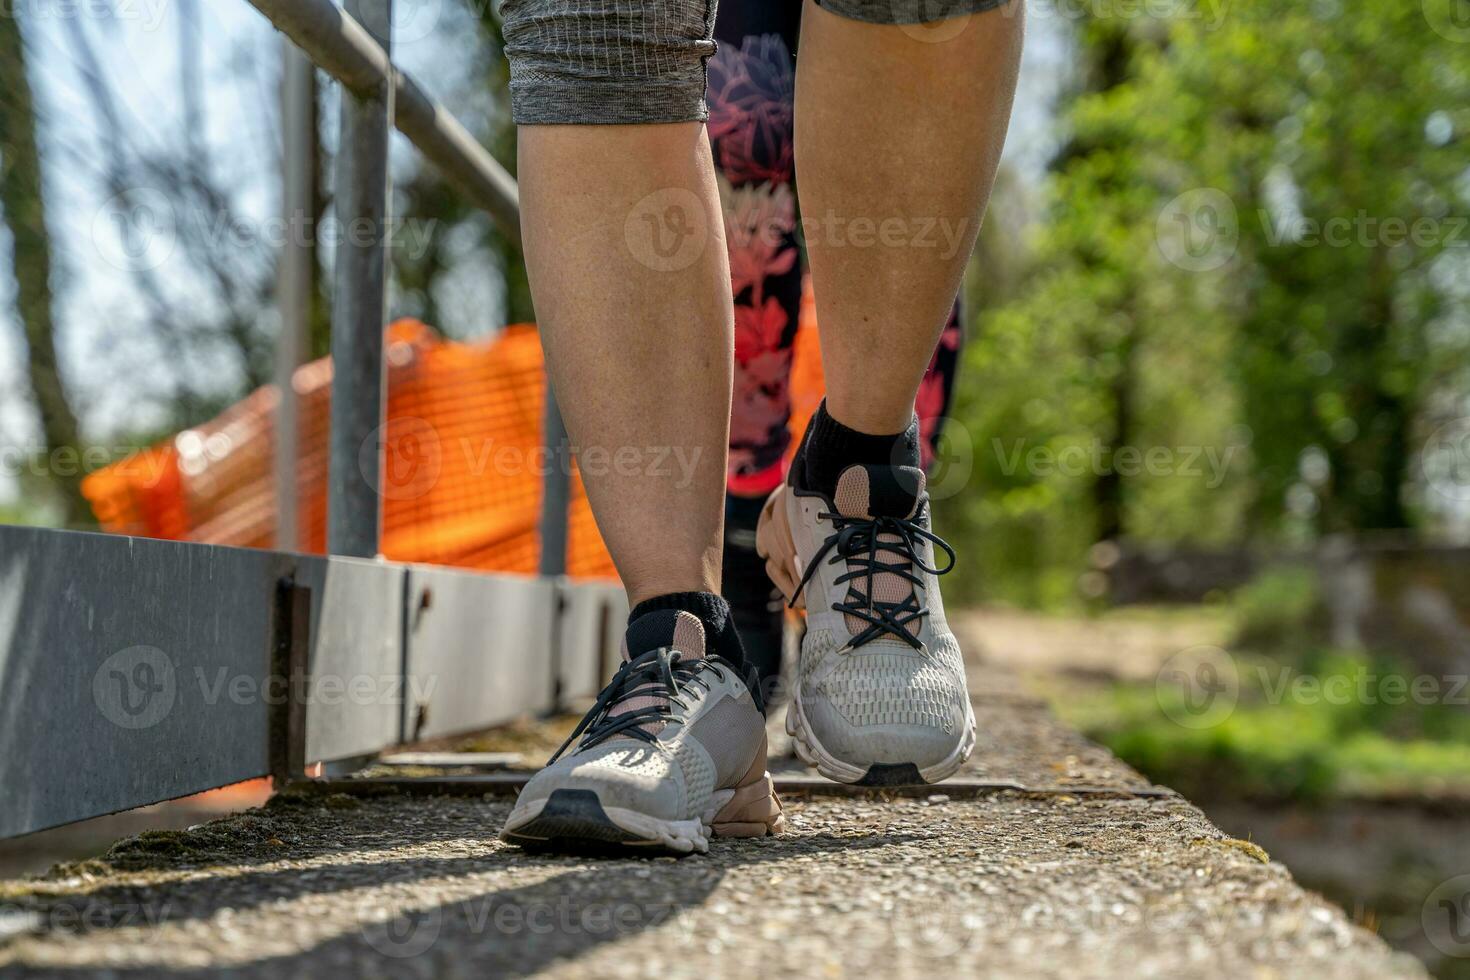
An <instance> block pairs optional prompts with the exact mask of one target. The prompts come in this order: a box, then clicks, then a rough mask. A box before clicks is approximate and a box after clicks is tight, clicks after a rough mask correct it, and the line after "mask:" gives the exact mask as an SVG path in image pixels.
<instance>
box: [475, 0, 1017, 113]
mask: <svg viewBox="0 0 1470 980" xmlns="http://www.w3.org/2000/svg"><path fill="white" fill-rule="evenodd" d="M716 2H717V0H505V4H504V6H503V7H502V15H503V17H504V19H505V52H506V55H507V56H508V57H509V58H510V102H511V114H512V116H513V117H514V119H515V121H516V122H517V123H519V124H521V125H562V124H573V125H587V124H597V123H601V124H616V123H669V122H688V121H690V120H703V119H705V118H707V117H708V115H709V112H708V110H707V109H706V108H705V104H704V85H705V67H704V66H705V61H706V60H707V59H708V58H709V57H710V56H711V55H713V54H714V53H715V40H714V32H715V5H716ZM750 2H757V3H800V2H801V0H750ZM817 2H818V3H819V4H820V5H821V6H822V7H823V8H825V9H826V10H830V11H831V12H832V13H834V14H838V15H840V16H842V17H848V18H851V19H853V20H861V21H867V22H869V23H872V24H920V23H928V22H930V21H936V20H945V19H948V18H951V17H960V16H964V15H966V14H972V13H976V12H978V11H982V10H989V9H991V8H993V7H998V6H1000V5H1001V4H1002V3H1004V2H1006V0H817Z"/></svg>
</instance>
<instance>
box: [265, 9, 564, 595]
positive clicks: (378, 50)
mask: <svg viewBox="0 0 1470 980" xmlns="http://www.w3.org/2000/svg"><path fill="white" fill-rule="evenodd" d="M250 3H251V5H252V6H254V7H255V8H256V9H257V10H259V11H260V12H261V13H262V14H264V15H265V17H266V18H267V19H268V20H269V21H270V22H271V23H272V24H274V25H275V27H276V28H277V29H278V30H279V31H281V33H282V34H284V35H285V36H286V37H287V38H288V39H289V40H290V41H291V42H292V43H293V44H295V45H296V46H297V47H298V48H299V49H300V50H301V51H302V52H304V53H305V54H306V56H307V57H309V58H310V59H311V60H312V61H313V62H314V63H315V64H317V65H318V66H320V67H321V68H322V70H323V71H325V72H326V73H327V74H328V75H330V76H331V77H332V78H334V79H336V80H337V81H338V82H339V83H341V84H342V86H343V87H344V89H345V90H346V95H347V97H346V98H344V101H343V112H344V119H348V120H349V121H350V120H354V119H358V118H363V117H364V114H365V113H371V112H376V113H379V114H380V115H379V118H385V119H386V122H387V123H388V124H389V125H392V126H395V127H397V129H398V130H399V131H400V132H402V133H403V134H404V135H405V136H406V137H408V139H409V141H410V142H411V143H413V145H414V146H415V147H417V148H418V150H419V152H421V153H422V154H423V155H424V156H425V157H426V158H427V159H428V160H429V161H430V162H432V163H433V164H435V165H436V166H437V167H438V168H439V169H440V170H441V171H442V172H443V174H444V176H445V178H446V179H448V180H449V181H450V183H452V184H453V185H454V186H455V187H457V188H458V189H459V190H460V191H461V193H463V194H464V195H465V196H466V197H467V198H468V199H469V200H470V201H471V202H472V203H474V204H475V205H477V206H478V207H480V208H482V209H483V210H485V211H486V212H487V213H488V214H489V215H490V216H491V218H492V219H493V220H494V221H495V223H496V225H497V226H498V227H499V228H500V230H501V232H502V233H503V234H505V235H506V237H508V238H509V239H511V240H512V241H514V242H515V243H516V244H517V245H519V244H520V194H519V190H518V188H517V186H516V181H515V178H514V177H512V176H511V175H510V174H509V173H507V172H506V170H505V168H504V167H502V166H501V165H500V164H499V163H497V162H496V160H495V158H494V157H492V156H491V155H490V153H489V152H488V151H487V150H486V149H485V148H484V147H483V146H481V145H480V144H479V142H477V141H476V140H475V138H474V137H473V136H472V135H471V134H470V132H469V131H468V130H467V129H465V127H464V126H463V125H462V124H460V122H459V121H458V120H457V119H455V118H454V116H453V115H452V114H451V113H450V112H449V110H447V109H446V108H445V107H444V106H443V105H441V104H440V103H438V102H436V101H434V100H433V99H432V98H430V97H429V96H428V95H427V94H426V93H425V91H424V90H423V88H422V87H421V86H420V85H419V84H418V83H417V82H415V81H414V80H413V78H412V77H410V76H409V75H408V74H406V73H405V72H403V71H402V70H401V69H400V68H398V67H397V66H396V65H394V64H393V60H392V57H391V54H390V52H391V26H390V23H389V21H390V20H391V18H390V16H389V15H390V11H391V0H373V5H372V6H371V7H369V8H365V9H366V10H368V11H369V12H370V15H376V16H381V18H382V19H383V23H382V24H381V25H375V26H376V28H377V29H376V31H370V30H369V29H368V27H366V26H364V25H363V24H362V23H359V22H358V21H357V20H356V19H354V17H353V16H352V13H351V11H350V10H344V9H342V8H340V7H338V6H336V5H335V4H333V3H332V2H331V0H250ZM374 33H376V34H377V35H378V36H379V37H381V38H382V43H380V42H379V40H378V38H376V37H374ZM345 132H346V130H344V133H345ZM369 143H371V146H370V147H366V146H365V147H354V146H343V147H341V148H339V153H341V154H343V155H344V157H347V159H346V163H347V166H346V167H344V168H343V171H342V175H345V176H346V177H347V178H348V179H349V182H352V181H359V180H366V179H367V176H363V177H361V178H359V176H358V175H357V174H354V173H352V169H353V168H352V167H351V163H352V157H351V154H353V153H363V154H365V153H367V152H368V151H369V150H370V149H371V150H372V151H373V152H374V153H376V152H378V151H380V150H381V149H382V147H381V146H379V145H378V144H377V143H376V142H373V141H372V140H371V139H370V140H369ZM339 176H341V175H339ZM382 176H383V175H382V174H381V173H379V172H377V171H374V172H372V174H371V177H372V182H373V184H374V186H373V187H371V188H367V187H360V186H353V187H349V188H347V189H346V191H345V192H344V191H343V190H342V188H339V195H341V197H340V199H343V200H351V201H354V202H355V206H356V205H364V203H365V202H366V201H367V197H366V196H365V195H370V194H376V192H377V191H378V189H379V187H380V186H381V180H380V178H381V177H382ZM344 259H345V263H344V265H343V266H342V267H341V268H339V270H338V271H339V278H338V288H339V294H340V298H341V299H342V301H343V303H342V306H343V308H342V309H339V310H337V313H336V315H334V324H333V333H334V340H333V355H334V359H338V360H339V363H340V364H342V365H346V366H350V367H353V368H354V374H353V375H349V374H348V373H347V372H345V371H344V372H339V373H338V375H337V376H336V377H334V380H333V390H334V398H333V416H334V428H335V429H339V430H340V431H339V432H338V435H339V436H340V438H338V439H334V440H333V453H332V457H333V459H332V472H333V474H334V476H333V478H332V480H331V481H330V482H331V484H332V486H333V487H334V488H335V495H334V496H333V501H334V503H335V506H333V507H329V515H328V519H329V525H330V527H329V532H332V531H335V533H329V535H328V546H329V548H330V549H331V550H332V551H333V553H348V554H358V555H363V556H369V555H372V554H374V553H375V552H376V545H377V542H378V532H377V528H378V525H379V523H380V519H381V518H380V513H379V511H378V508H377V506H376V505H377V501H376V500H371V499H369V496H370V494H371V492H372V491H368V492H366V493H365V492H363V491H362V490H361V488H354V487H351V486H349V485H348V483H347V482H346V481H345V480H343V479H339V477H345V476H346V475H347V474H349V473H351V472H352V470H353V468H354V467H356V466H357V465H358V460H357V457H356V454H355V453H352V452H351V450H352V448H353V446H354V445H356V444H357V441H358V440H359V439H360V438H361V437H362V436H364V435H366V434H368V433H373V432H377V431H378V430H379V429H380V428H381V425H382V422H383V420H382V418H381V411H382V409H381V404H380V402H381V397H380V398H379V399H377V400H375V399H374V398H373V397H372V394H373V387H374V386H373V385H372V383H371V381H370V380H369V379H365V378H363V377H358V376H357V375H361V374H362V372H363V371H364V370H366V368H367V367H369V366H370V363H369V362H370V359H371V358H372V357H373V356H374V355H375V353H376V352H377V348H378V346H379V341H380V338H379V337H377V336H372V337H369V336H367V335H366V333H367V331H368V330H369V329H372V319H373V318H372V316H370V315H369V314H368V313H366V312H364V308H365V300H367V299H368V298H369V297H367V295H366V294H367V293H368V292H374V293H380V292H381V288H380V287H381V277H375V276H374V275H372V272H373V271H374V270H375V269H377V268H379V267H380V266H379V265H377V264H375V263H376V253H370V254H360V255H359V254H347V255H343V256H339V257H338V261H339V263H343V262H344ZM344 270H345V271H344ZM343 275H346V276H348V277H349V278H355V279H359V280H361V281H360V282H353V283H347V282H345V281H344V280H343V278H342V276H343ZM344 287H345V288H344ZM339 354H340V355H341V356H340V358H339ZM339 382H340V383H339ZM378 393H379V395H380V396H381V385H379V386H378ZM336 395H348V396H350V403H351V404H350V408H349V407H348V402H349V398H337V397H335V396H336ZM289 402H290V398H289V395H288V394H287V393H283V401H282V406H283V408H285V409H287V411H285V412H284V413H283V421H285V420H287V419H288V417H289V415H290V412H289V407H290V405H289ZM543 418H544V421H545V426H546V431H545V433H544V437H545V441H546V444H547V446H548V448H549V449H550V451H551V460H552V465H551V466H549V467H548V471H547V473H546V475H545V477H544V479H543V481H542V507H541V516H540V521H539V524H540V532H541V533H540V538H541V542H542V549H541V551H542V553H541V559H540V563H539V566H538V570H539V572H540V573H541V574H542V575H551V576H555V575H560V574H563V573H564V572H565V570H566V540H567V527H566V521H567V507H568V503H569V500H570V468H571V461H570V453H569V451H568V449H567V441H566V433H565V430H564V428H563V427H562V424H561V412H560V410H559V408H558V406H557V404H556V396H555V393H554V392H553V391H552V388H551V384H550V381H549V380H548V381H547V384H546V404H545V412H544V415H543ZM338 420H340V422H341V423H342V424H341V425H340V426H338V425H336V422H337V421H338ZM349 456H350V457H351V458H348V457H349ZM279 482H280V484H281V485H282V486H286V485H288V479H287V477H286V475H285V474H282V475H281V477H280V479H279ZM353 482H354V483H355V482H356V481H353ZM334 510H335V512H336V515H337V516H336V517H335V518H334V517H333V516H332V511H334Z"/></svg>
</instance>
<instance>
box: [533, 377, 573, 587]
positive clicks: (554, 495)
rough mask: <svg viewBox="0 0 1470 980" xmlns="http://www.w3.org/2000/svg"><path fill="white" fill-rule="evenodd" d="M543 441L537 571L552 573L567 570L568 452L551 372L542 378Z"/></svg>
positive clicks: (570, 458)
mask: <svg viewBox="0 0 1470 980" xmlns="http://www.w3.org/2000/svg"><path fill="white" fill-rule="evenodd" d="M542 439H543V441H544V442H545V444H546V474H545V476H543V477H542V479H541V520H540V526H539V530H540V537H541V555H540V564H539V566H538V571H539V572H540V573H541V574H542V575H547V576H552V577H555V576H557V575H564V574H566V570H567V507H568V505H569V504H570V503H571V489H572V480H571V475H572V454H571V448H570V447H569V446H568V444H567V427H566V423H564V422H563V421H562V417H561V408H560V407H559V406H558V405H557V403H556V392H554V391H552V389H551V376H550V375H547V378H546V401H545V408H544V416H543V423H542Z"/></svg>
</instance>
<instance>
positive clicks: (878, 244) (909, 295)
mask: <svg viewBox="0 0 1470 980" xmlns="http://www.w3.org/2000/svg"><path fill="white" fill-rule="evenodd" d="M1023 19H1024V18H1023V15H1022V9H1021V3H1020V0H1013V2H1012V3H1011V4H1010V5H1009V6H1006V7H1001V8H998V9H995V10H990V11H987V12H984V13H975V14H967V15H964V16H962V17H958V18H954V19H952V20H946V21H939V22H937V23H935V24H932V25H896V24H870V23H864V22H862V21H859V20H852V19H848V18H845V17H841V16H838V15H836V14H833V13H831V12H829V11H827V10H824V9H822V8H821V7H819V6H817V4H816V3H814V2H812V0H807V3H806V9H805V10H804V12H803V20H802V27H801V48H800V53H799V58H798V67H797V76H796V161H797V164H796V166H797V180H798V183H799V190H800V195H801V208H802V217H803V224H804V229H805V234H806V241H807V248H808V251H809V254H810V257H811V267H812V282H813V286H814V289H815V292H816V301H817V322H818V323H819V324H820V325H821V334H822V364H823V367H824V369H825V373H826V379H827V410H828V411H829V412H830V413H831V415H832V417H833V418H835V419H836V420H837V421H838V422H841V423H843V424H844V425H846V426H848V427H850V428H852V429H856V430H858V431H859V432H863V433H871V434H887V433H898V432H902V431H903V430H904V429H905V428H906V427H907V426H908V425H909V421H910V419H911V417H912V415H913V403H914V395H915V393H916V392H917V391H918V389H919V381H920V379H921V378H922V377H923V374H924V369H925V368H926V367H927V366H928V364H929V360H930V358H931V357H932V355H933V353H934V344H935V341H936V340H937V339H938V338H939V333H940V331H941V330H942V329H943V327H944V323H945V320H946V318H947V317H948V315H949V312H950V308H951V304H953V302H954V298H955V294H956V292H957V291H958V289H959V285H960V277H961V275H962V274H963V272H964V267H965V263H966V261H967V260H968V259H969V257H970V251H971V249H972V248H973V247H974V244H975V236H976V234H977V232H978V231H979V228H980V221H981V218H982V217H983V215H984V212H985V204H986V201H987V200H988V198H989V196H990V188H991V184H992V183H993V181H994V178H995V170H996V166H997V164H998V163H999V160H1000V152H1001V147H1002V146H1003V145H1004V143H1005V135H1006V127H1007V125H1008V123H1009V121H1010V113H1011V99H1012V95H1013V93H1014V91H1015V87H1016V73H1017V70H1018V67H1019V63H1020V56H1021V39H1022V35H1023V33H1024V28H1023Z"/></svg>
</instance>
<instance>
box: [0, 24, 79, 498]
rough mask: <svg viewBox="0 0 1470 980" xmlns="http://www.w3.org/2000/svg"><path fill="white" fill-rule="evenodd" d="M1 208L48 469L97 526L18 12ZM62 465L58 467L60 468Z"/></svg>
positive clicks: (1, 126) (3, 106)
mask: <svg viewBox="0 0 1470 980" xmlns="http://www.w3.org/2000/svg"><path fill="white" fill-rule="evenodd" d="M0 210H3V212H4V216H5V221H6V223H7V224H8V225H9V226H10V232H11V236H12V239H13V243H14V247H13V249H12V264H13V266H14V272H15V281H16V306H17V308H18V312H19V314H20V321H21V325H22V327H23V328H24V331H25V342H26V347H27V348H28V351H27V354H28V357H27V374H28V376H29V379H30V384H31V394H32V397H33V399H34V401H35V405H36V410H37V412H38V413H39V414H40V417H41V431H42V435H43V438H44V440H45V450H46V454H47V455H46V459H47V460H48V465H47V466H46V467H45V470H46V473H47V474H48V475H49V476H50V477H51V480H52V483H53V485H54V486H55V487H56V489H57V490H58V492H59V495H60V498H61V504H62V508H63V510H62V519H63V521H64V522H65V523H66V524H67V525H68V526H71V525H75V524H80V523H83V522H86V523H90V518H89V512H88V509H87V505H86V502H85V501H84V500H83V499H82V494H81V482H82V473H81V463H80V460H79V458H77V456H76V455H75V454H77V453H78V452H79V448H80V447H79V444H78V434H77V419H76V415H75V414H73V412H72V409H71V405H70V404H68V402H67V398H66V390H65V388H64V386H63V384H62V380H61V371H60V369H59V367H58V365H57V362H56V343H55V324H54V322H53V319H52V296H51V242H50V239H49V238H48V237H47V231H46V205H45V200H44V197H43V191H42V186H41V160H40V155H39V153H38V152H37V150H36V113H35V106H34V103H33V101H32V98H31V87H30V81H29V79H28V77H27V75H26V59H25V48H24V42H23V40H22V38H21V31H20V24H19V22H18V21H17V19H16V17H15V16H13V15H11V16H4V17H0ZM53 464H54V465H53Z"/></svg>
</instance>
